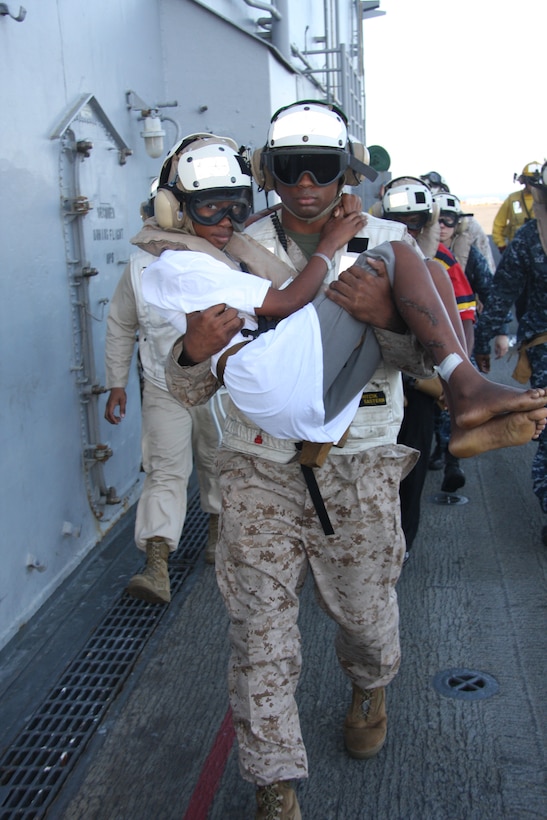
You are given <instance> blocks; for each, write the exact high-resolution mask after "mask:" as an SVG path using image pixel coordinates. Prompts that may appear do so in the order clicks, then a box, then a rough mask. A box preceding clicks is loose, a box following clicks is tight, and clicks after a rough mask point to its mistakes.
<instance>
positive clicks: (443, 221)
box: [439, 214, 458, 228]
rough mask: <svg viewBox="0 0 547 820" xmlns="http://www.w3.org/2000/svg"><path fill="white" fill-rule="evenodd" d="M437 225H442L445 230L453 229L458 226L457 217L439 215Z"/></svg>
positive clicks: (453, 215)
mask: <svg viewBox="0 0 547 820" xmlns="http://www.w3.org/2000/svg"><path fill="white" fill-rule="evenodd" d="M439 224H440V225H444V226H445V228H455V227H456V225H457V224H458V217H457V216H456V215H455V214H441V215H440V217H439Z"/></svg>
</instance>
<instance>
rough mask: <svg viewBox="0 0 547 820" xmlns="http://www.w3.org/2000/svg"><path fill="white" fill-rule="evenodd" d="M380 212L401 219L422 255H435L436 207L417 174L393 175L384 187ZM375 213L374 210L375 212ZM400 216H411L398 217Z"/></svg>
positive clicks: (437, 243) (399, 220) (436, 242)
mask: <svg viewBox="0 0 547 820" xmlns="http://www.w3.org/2000/svg"><path fill="white" fill-rule="evenodd" d="M381 209H382V216H383V217H384V218H387V219H393V220H395V221H398V222H404V223H405V225H406V227H407V229H408V231H410V232H411V233H412V235H414V234H416V241H417V243H418V245H419V246H420V248H421V250H422V253H423V254H424V255H425V256H428V257H429V256H431V257H432V256H434V255H435V252H436V250H437V247H438V245H439V222H438V218H439V208H438V206H437V205H435V204H434V202H433V196H432V194H431V191H430V190H429V188H428V187H427V185H426V184H425V183H424V182H422V180H421V179H419V178H418V177H410V176H408V177H396V178H395V179H392V180H391V182H388V184H387V185H386V187H385V190H384V194H383V196H382V203H381ZM374 215H376V214H374ZM402 216H405V217H410V218H409V219H406V218H405V219H401V217H402Z"/></svg>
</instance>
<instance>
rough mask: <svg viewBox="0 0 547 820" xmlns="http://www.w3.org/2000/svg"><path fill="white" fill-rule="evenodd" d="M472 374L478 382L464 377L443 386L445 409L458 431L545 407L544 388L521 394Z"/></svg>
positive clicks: (519, 391) (451, 380)
mask: <svg viewBox="0 0 547 820" xmlns="http://www.w3.org/2000/svg"><path fill="white" fill-rule="evenodd" d="M458 369H459V368H458ZM455 372H457V370H456V371H455ZM475 374H476V375H477V376H478V377H479V379H480V381H477V380H476V379H475V377H474V376H473V375H471V377H469V374H468V375H467V376H466V377H465V379H464V380H463V381H462V380H461V379H454V378H451V379H450V386H448V385H445V395H446V398H447V401H448V405H449V407H450V409H451V412H452V415H453V417H454V418H455V420H456V424H457V426H458V427H460V428H461V429H462V430H470V429H473V428H474V427H479V426H481V425H483V424H484V423H485V422H487V421H489V420H490V419H492V418H494V417H495V416H502V415H505V414H507V413H525V414H526V413H530V412H531V411H532V410H538V409H540V408H541V407H543V406H544V405H546V404H547V389H546V388H544V387H536V388H529V389H528V390H523V389H521V388H518V387H509V386H508V385H505V384H497V382H491V381H489V380H488V379H485V378H484V376H481V375H480V374H479V373H478V372H477V371H475ZM443 384H445V383H444V382H443ZM500 446H502V447H503V446H505V445H503V444H502V445H500Z"/></svg>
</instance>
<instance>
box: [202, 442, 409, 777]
mask: <svg viewBox="0 0 547 820" xmlns="http://www.w3.org/2000/svg"><path fill="white" fill-rule="evenodd" d="M416 457H417V454H416V452H415V451H414V450H410V449H409V448H407V447H403V446H401V445H391V446H382V447H375V448H373V449H371V450H368V451H366V452H365V453H361V454H359V455H353V456H350V455H347V456H346V455H336V456H332V455H331V456H330V457H329V458H328V459H327V462H326V463H325V465H324V466H323V467H322V468H321V469H318V470H315V473H316V477H317V481H318V484H319V487H320V489H321V493H322V496H323V499H324V501H325V505H326V508H327V510H328V513H329V516H330V519H331V522H332V525H333V527H334V535H331V536H325V535H324V534H323V530H322V528H321V525H320V523H319V521H318V518H317V513H316V511H315V509H314V507H313V504H312V501H311V499H310V496H309V494H308V491H307V489H306V485H305V483H304V480H303V477H302V473H301V470H300V466H299V465H298V464H296V463H291V464H276V463H274V462H271V461H266V460H264V459H258V458H255V457H253V456H250V455H244V454H241V453H235V452H230V451H227V450H222V451H221V452H220V454H219V467H220V483H221V492H222V499H223V501H222V504H223V506H222V514H221V532H220V540H219V544H218V548H217V564H216V566H217V578H218V582H219V587H220V591H221V593H222V595H223V598H224V601H225V604H226V607H227V610H228V613H229V616H230V621H231V627H230V641H231V648H232V654H231V659H230V665H229V676H228V677H229V688H230V700H231V705H232V711H233V718H234V726H235V729H236V733H237V738H238V744H239V760H240V769H241V773H242V775H243V777H244V778H245V779H247V780H250V781H252V782H254V783H257V784H258V785H266V784H268V783H272V782H275V781H277V780H290V779H293V778H303V777H306V775H307V758H306V751H305V749H304V744H303V741H302V734H301V731H300V723H299V718H298V709H297V706H296V701H295V690H296V686H297V683H298V678H299V675H300V666H301V647H300V632H299V629H298V626H297V618H298V602H299V599H298V594H299V592H300V590H301V588H302V585H303V583H304V578H305V575H306V570H307V567H308V564H309V566H310V568H311V570H312V573H313V576H314V580H315V585H316V590H317V595H318V599H319V601H320V603H321V605H322V607H323V608H324V609H325V610H326V612H327V613H328V614H329V615H330V617H331V618H333V619H334V621H336V623H337V624H338V626H339V630H338V633H337V637H336V652H337V655H338V659H339V661H340V663H341V665H342V668H343V669H344V671H345V672H346V674H347V675H348V676H349V678H350V679H351V680H352V681H354V682H355V683H356V684H358V685H359V686H361V687H363V688H366V687H369V686H370V687H375V686H382V685H384V684H387V683H389V681H390V680H391V679H392V678H393V677H394V676H395V674H396V672H397V670H398V667H399V661H400V647H399V631H398V621H399V614H398V606H397V595H396V592H395V584H396V582H397V580H398V578H399V573H400V570H401V566H402V561H403V557H404V552H405V544H404V537H403V534H402V531H401V526H400V512H399V483H400V480H401V478H402V477H403V476H404V475H406V473H407V472H408V470H409V469H410V468H411V467H412V466H413V464H414V462H415V460H416Z"/></svg>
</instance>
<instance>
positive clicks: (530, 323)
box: [475, 219, 547, 513]
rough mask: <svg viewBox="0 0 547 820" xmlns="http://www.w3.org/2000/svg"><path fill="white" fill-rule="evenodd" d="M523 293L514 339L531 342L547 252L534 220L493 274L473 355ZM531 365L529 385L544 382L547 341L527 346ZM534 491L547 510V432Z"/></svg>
mask: <svg viewBox="0 0 547 820" xmlns="http://www.w3.org/2000/svg"><path fill="white" fill-rule="evenodd" d="M521 294H525V295H526V302H525V309H524V313H523V315H522V316H521V317H520V320H519V325H518V330H517V342H518V343H519V345H520V344H522V343H526V342H529V341H531V340H532V339H533V338H534V337H535V336H539V335H540V334H541V333H545V332H547V255H546V254H545V251H544V250H543V247H542V244H541V241H540V237H539V233H538V228H537V222H536V220H535V219H533V220H530V221H529V222H527V223H526V225H524V226H523V227H522V228H521V229H520V230H519V231H517V234H516V236H515V238H514V239H513V241H512V242H511V243H510V244H509V245H508V247H507V250H506V251H505V253H504V254H503V256H502V259H501V262H500V264H499V266H498V269H497V271H496V274H495V276H494V289H493V292H492V295H491V298H490V300H489V302H488V304H487V305H486V306H485V309H484V310H483V312H482V313H481V315H480V317H479V322H478V325H477V327H476V329H475V354H487V353H489V352H490V344H489V343H490V339H491V338H492V336H494V335H495V334H496V332H497V328H498V327H499V325H500V324H501V323H502V322H503V320H504V317H505V315H506V314H507V310H508V309H509V308H510V307H511V306H512V305H513V304H514V302H515V300H516V299H517V298H518V297H519V296H520V295H521ZM528 359H529V361H530V365H531V368H532V376H531V378H530V384H531V386H532V387H545V385H547V344H540V345H536V346H535V347H529V348H528ZM532 481H533V487H534V493H535V494H536V496H537V497H538V499H539V502H540V504H541V509H542V510H543V512H544V513H547V431H545V430H544V431H543V433H542V434H541V435H540V437H539V440H538V449H537V453H536V455H535V457H534V460H533V463H532Z"/></svg>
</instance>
